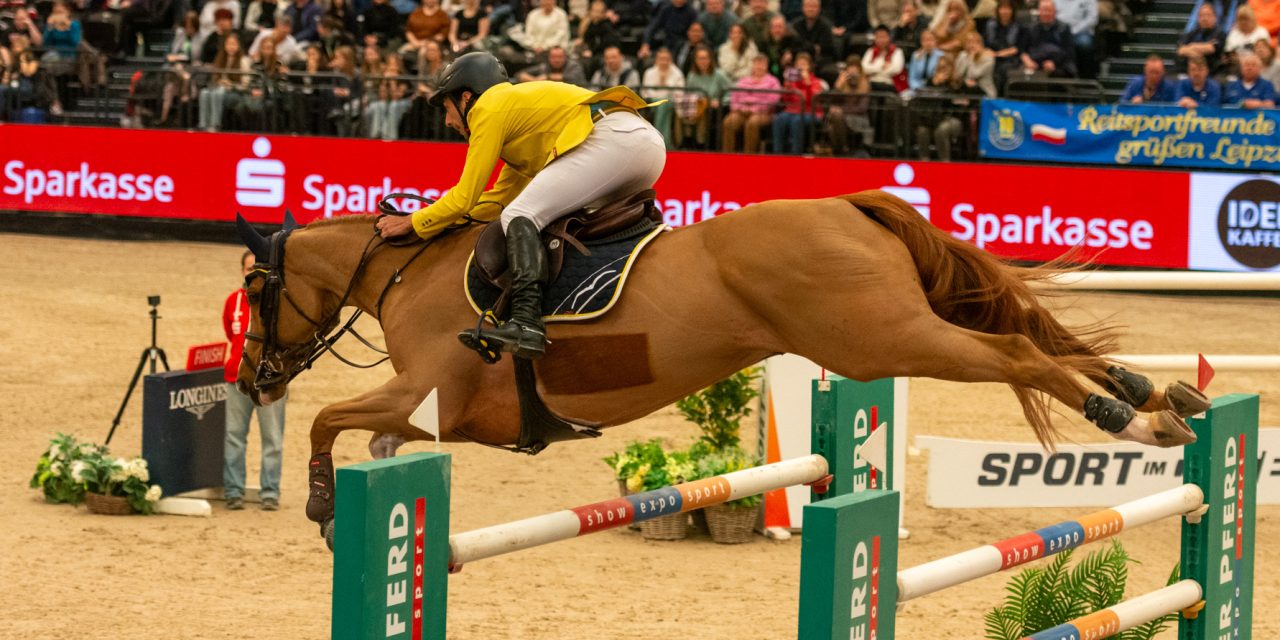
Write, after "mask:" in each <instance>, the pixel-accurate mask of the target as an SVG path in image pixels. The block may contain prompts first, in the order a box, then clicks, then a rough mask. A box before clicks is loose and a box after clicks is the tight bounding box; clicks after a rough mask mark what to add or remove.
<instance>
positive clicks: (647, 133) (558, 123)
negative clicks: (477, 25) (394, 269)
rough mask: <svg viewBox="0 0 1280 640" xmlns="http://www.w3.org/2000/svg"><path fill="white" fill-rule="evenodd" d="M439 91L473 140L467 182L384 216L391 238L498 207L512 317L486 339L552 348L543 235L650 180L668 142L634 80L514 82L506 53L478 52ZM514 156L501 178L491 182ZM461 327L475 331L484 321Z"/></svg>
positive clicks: (469, 334)
mask: <svg viewBox="0 0 1280 640" xmlns="http://www.w3.org/2000/svg"><path fill="white" fill-rule="evenodd" d="M431 102H432V103H433V104H435V105H437V106H443V107H444V109H445V124H447V125H448V126H449V127H450V128H452V129H454V130H455V131H457V132H458V133H460V134H462V136H463V137H464V138H466V139H467V140H468V143H469V145H470V147H469V148H468V150H467V161H466V166H465V167H464V168H463V170H462V177H461V178H460V179H459V181H458V184H457V186H455V187H454V188H452V189H450V190H449V191H448V192H447V193H446V194H445V195H444V196H443V197H441V198H440V199H439V200H438V201H436V202H435V203H433V204H431V205H430V206H428V207H426V208H423V209H419V210H418V211H415V212H414V213H413V214H412V216H408V217H384V218H383V219H382V220H380V221H379V222H378V230H379V233H380V234H381V235H382V236H383V237H394V236H398V235H402V234H406V233H408V232H409V231H410V229H412V230H413V231H415V232H417V234H418V235H419V236H421V237H423V238H430V237H432V236H433V235H435V234H437V233H439V232H440V231H442V230H443V229H445V228H446V227H448V226H449V225H451V224H453V223H454V222H456V221H458V220H459V219H460V218H462V217H463V216H464V215H465V214H470V215H471V216H472V217H473V218H476V219H479V220H493V219H494V218H498V217H499V214H500V219H501V224H502V228H503V231H505V232H506V236H507V262H508V264H509V265H510V269H511V276H512V282H511V320H510V321H508V322H506V323H503V324H502V325H500V326H498V327H497V328H492V329H491V328H487V327H486V328H483V329H481V330H480V334H479V336H478V338H479V340H483V341H486V342H487V344H488V345H489V346H488V348H489V349H490V350H494V351H498V350H500V351H505V352H508V353H512V354H514V355H516V356H518V357H523V358H531V359H532V358H538V357H541V356H542V354H543V352H544V351H545V350H546V334H545V329H544V327H543V323H542V288H543V287H544V286H545V285H546V284H547V255H546V250H545V248H544V247H543V245H542V241H541V240H540V238H539V233H540V232H541V230H542V229H543V228H544V227H546V226H547V225H548V224H550V223H551V222H552V221H554V220H555V219H556V218H559V217H561V216H564V215H566V214H568V213H572V212H573V211H576V210H578V209H581V208H583V207H598V206H601V205H604V204H607V203H609V202H610V201H613V200H617V199H619V198H623V197H626V196H628V195H631V194H633V193H636V192H638V191H641V190H644V189H648V188H650V187H652V186H653V183H654V182H655V181H656V180H657V179H658V176H659V175H660V174H661V173H662V168H663V166H664V165H665V164H666V145H665V144H664V143H663V140H662V135H661V134H659V133H658V131H657V130H656V129H654V128H653V126H652V125H650V124H649V123H648V122H647V121H646V120H645V119H644V118H642V117H640V115H638V114H637V111H638V110H640V109H643V108H645V107H647V106H650V105H648V104H646V103H645V101H644V100H643V99H641V98H640V96H638V95H636V94H635V93H634V92H633V91H631V90H630V89H628V88H626V87H613V88H611V89H606V90H604V91H601V92H599V93H592V92H591V91H588V90H586V89H582V88H580V87H577V86H574V85H571V84H565V83H562V82H549V81H538V82H526V83H521V84H516V85H513V84H511V83H509V82H507V72H506V70H505V69H503V67H502V63H500V62H498V59H497V58H495V57H493V56H492V55H490V54H488V53H484V52H475V53H468V54H466V55H463V56H461V57H459V58H458V59H457V60H454V61H453V63H452V64H450V65H449V67H448V68H447V69H445V72H444V76H443V77H442V78H441V80H440V86H439V88H438V89H436V93H435V94H434V95H432V96H431ZM498 160H502V161H503V162H504V166H503V167H502V172H501V173H500V174H499V175H498V179H497V182H496V183H495V184H494V186H493V188H492V189H490V190H488V191H485V190H484V187H485V184H486V183H487V182H488V180H489V177H490V176H491V175H493V170H494V168H495V167H496V166H497V164H498ZM458 338H459V339H460V340H462V341H463V343H464V344H467V345H468V346H472V347H475V346H476V345H475V344H473V342H477V336H476V335H475V331H474V330H468V331H464V332H462V333H461V334H459V335H458Z"/></svg>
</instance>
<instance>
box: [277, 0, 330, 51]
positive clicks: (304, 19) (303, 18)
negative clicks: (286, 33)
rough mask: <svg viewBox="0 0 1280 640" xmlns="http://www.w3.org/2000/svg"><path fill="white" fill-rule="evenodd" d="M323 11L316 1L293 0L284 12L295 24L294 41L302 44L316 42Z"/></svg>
mask: <svg viewBox="0 0 1280 640" xmlns="http://www.w3.org/2000/svg"><path fill="white" fill-rule="evenodd" d="M321 12H322V10H321V9H320V5H318V4H316V0H293V4H290V5H289V6H288V7H287V8H285V10H284V15H286V16H289V20H290V21H291V22H292V24H293V32H292V33H293V39H294V40H297V41H298V42H300V43H307V42H315V41H316V38H317V37H318V36H319V31H320V14H321Z"/></svg>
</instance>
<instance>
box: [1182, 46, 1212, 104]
mask: <svg viewBox="0 0 1280 640" xmlns="http://www.w3.org/2000/svg"><path fill="white" fill-rule="evenodd" d="M1174 97H1175V98H1177V101H1178V106H1179V107H1184V108H1187V109H1195V108H1197V107H1210V108H1215V109H1216V108H1217V107H1218V106H1220V105H1221V104H1222V87H1220V86H1218V83H1217V81H1215V80H1214V79H1213V78H1210V77H1209V63H1208V61H1206V60H1205V59H1204V56H1201V55H1199V54H1194V53H1193V54H1191V55H1190V56H1189V57H1187V77H1185V78H1183V79H1182V80H1180V81H1179V82H1178V90H1177V92H1176V93H1175V94H1174Z"/></svg>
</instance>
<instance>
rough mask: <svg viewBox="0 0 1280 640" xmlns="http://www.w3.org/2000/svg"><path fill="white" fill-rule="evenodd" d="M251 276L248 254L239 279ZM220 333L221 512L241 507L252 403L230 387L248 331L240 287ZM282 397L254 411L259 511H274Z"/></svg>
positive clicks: (228, 304) (277, 495) (230, 299)
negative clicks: (223, 396) (223, 394)
mask: <svg viewBox="0 0 1280 640" xmlns="http://www.w3.org/2000/svg"><path fill="white" fill-rule="evenodd" d="M250 271H253V253H252V252H250V251H246V252H244V255H242V256H240V275H241V277H245V276H248V275H249V272H250ZM222 330H223V331H224V332H225V333H226V334H227V340H228V341H229V342H230V343H231V348H230V349H227V354H228V355H227V363H226V365H225V366H224V374H223V377H224V379H225V380H226V381H227V440H226V445H225V448H224V453H223V467H222V490H223V495H224V496H225V497H226V501H227V509H229V510H231V511H239V510H240V509H243V508H244V477H245V463H244V449H245V443H246V442H247V441H248V439H249V420H250V419H251V418H252V417H253V410H254V406H253V400H251V399H250V398H249V396H247V395H245V394H243V393H240V390H239V389H237V388H236V375H237V373H238V372H239V370H240V354H241V353H242V352H243V351H244V334H245V333H246V332H247V331H249V301H248V300H247V299H246V298H245V292H244V288H243V287H241V288H239V289H236V290H235V291H232V292H231V295H229V296H227V302H226V304H224V305H223V306H222ZM287 399H288V395H286V396H285V397H284V398H281V399H279V400H277V401H275V402H273V403H271V404H270V405H268V406H265V407H258V408H257V409H258V431H259V432H260V434H261V435H262V468H261V471H260V478H259V483H260V487H261V488H260V490H259V496H260V497H261V499H262V509H263V511H275V510H276V509H279V508H280V463H281V459H282V458H283V457H284V456H283V454H284V403H285V400H287Z"/></svg>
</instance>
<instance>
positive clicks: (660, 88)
mask: <svg viewBox="0 0 1280 640" xmlns="http://www.w3.org/2000/svg"><path fill="white" fill-rule="evenodd" d="M642 80H643V84H644V98H645V99H646V100H649V101H651V102H656V101H659V100H664V101H665V102H663V103H662V104H660V105H658V106H656V107H652V108H651V113H652V114H653V128H655V129H657V130H658V132H659V133H661V134H662V140H663V141H664V142H666V144H667V149H668V150H670V149H674V148H675V145H674V144H673V143H672V137H671V124H672V119H673V117H674V116H675V104H674V101H675V100H678V99H679V97H680V96H682V95H684V92H683V91H679V90H674V91H673V90H671V89H669V88H664V87H676V88H678V89H683V88H684V74H683V73H681V72H680V68H679V67H677V66H676V65H675V63H674V62H673V61H672V57H671V52H670V51H668V50H667V48H666V47H663V48H661V49H658V52H657V53H656V54H655V55H654V56H653V66H652V67H649V68H648V69H645V71H644V77H643V78H642Z"/></svg>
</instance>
